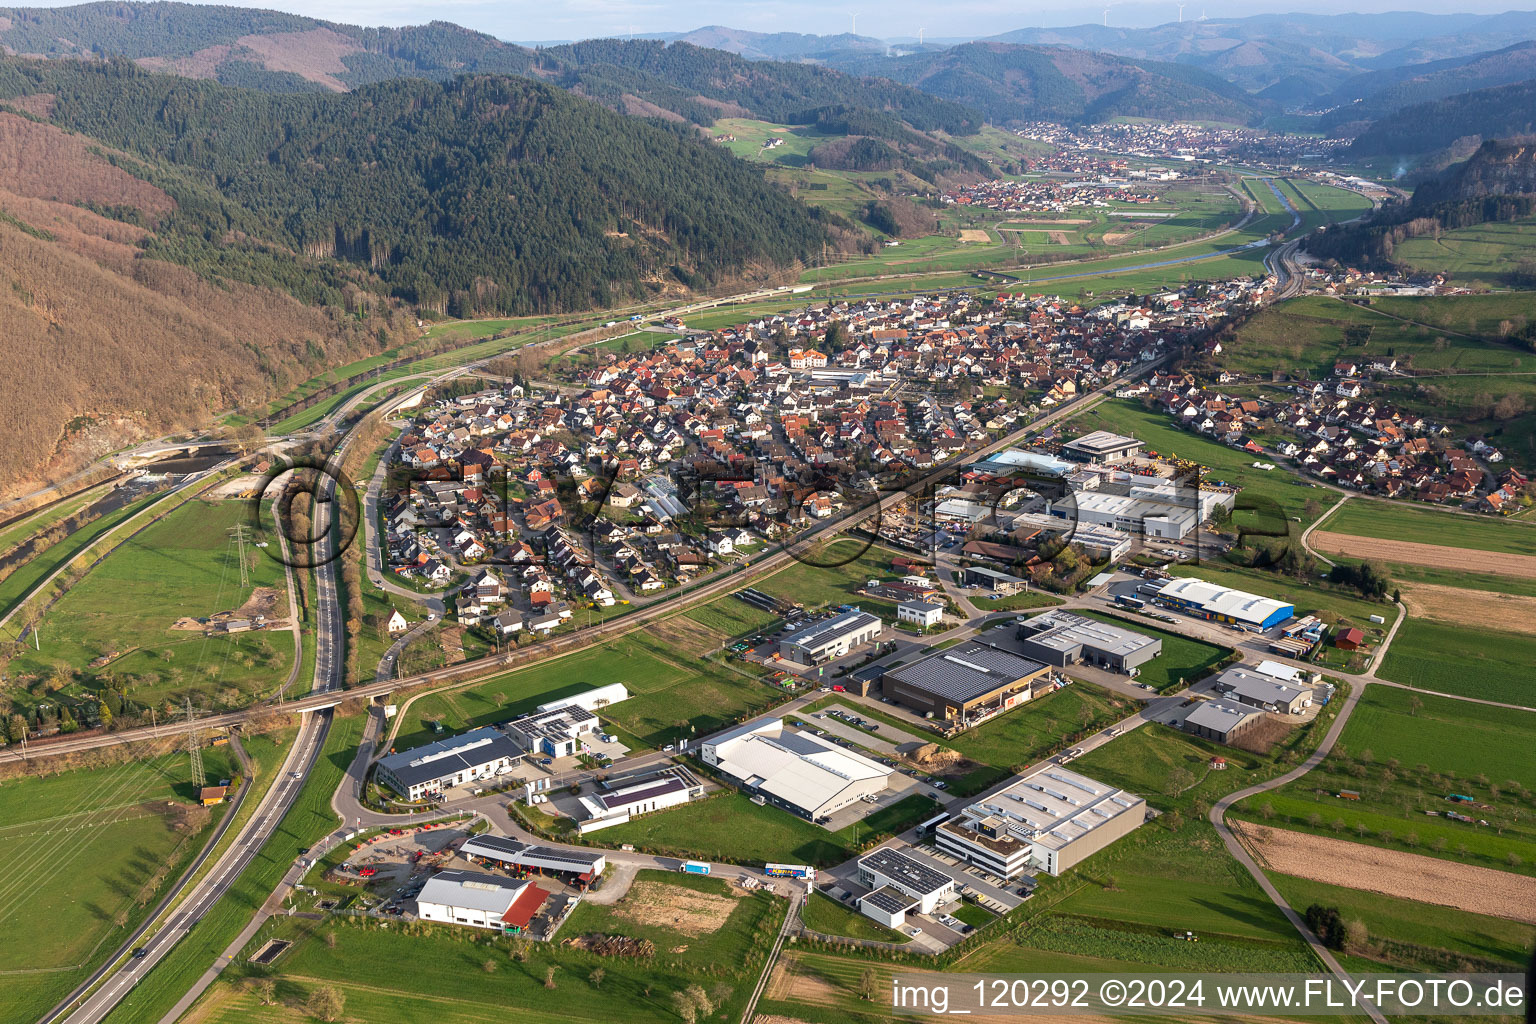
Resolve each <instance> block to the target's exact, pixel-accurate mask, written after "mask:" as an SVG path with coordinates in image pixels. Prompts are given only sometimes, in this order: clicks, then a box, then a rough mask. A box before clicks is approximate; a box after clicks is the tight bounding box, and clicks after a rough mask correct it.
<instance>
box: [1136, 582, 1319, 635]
mask: <svg viewBox="0 0 1536 1024" xmlns="http://www.w3.org/2000/svg"><path fill="white" fill-rule="evenodd" d="M1152 600H1153V601H1154V602H1155V603H1157V604H1160V605H1163V606H1165V607H1168V608H1173V609H1175V610H1176V611H1181V612H1187V613H1189V614H1192V615H1198V616H1200V617H1202V618H1206V619H1210V620H1211V621H1213V622H1235V623H1238V624H1240V625H1243V626H1252V627H1253V628H1255V629H1268V628H1269V627H1271V626H1277V625H1279V624H1280V623H1282V622H1284V621H1285V620H1286V619H1289V618H1293V617H1294V616H1295V615H1296V606H1295V605H1293V604H1287V603H1286V602H1284V601H1276V600H1274V599H1272V598H1268V597H1259V596H1258V595H1257V594H1249V593H1245V592H1244V591H1241V590H1233V589H1232V588H1230V587H1222V586H1217V585H1216V584H1215V583H1207V582H1206V581H1205V580H1200V579H1195V578H1194V577H1188V578H1184V579H1173V580H1169V581H1168V582H1167V583H1166V584H1164V585H1163V587H1162V589H1160V590H1159V591H1158V592H1157V593H1156V594H1155V595H1154V596H1153V598H1152Z"/></svg>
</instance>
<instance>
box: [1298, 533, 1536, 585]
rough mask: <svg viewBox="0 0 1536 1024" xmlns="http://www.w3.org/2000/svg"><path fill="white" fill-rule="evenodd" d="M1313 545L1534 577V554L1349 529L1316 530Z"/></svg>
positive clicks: (1395, 559) (1436, 565)
mask: <svg viewBox="0 0 1536 1024" xmlns="http://www.w3.org/2000/svg"><path fill="white" fill-rule="evenodd" d="M1307 540H1308V543H1310V544H1311V545H1312V546H1313V547H1314V548H1317V550H1319V551H1323V552H1326V553H1328V554H1335V555H1348V556H1350V557H1351V558H1374V559H1378V560H1380V561H1383V562H1401V563H1403V564H1405V565H1428V566H1433V567H1434V568H1436V569H1460V570H1463V571H1465V572H1486V573H1494V574H1497V575H1499V576H1523V577H1525V578H1527V579H1536V555H1513V554H1508V553H1506V552H1503V551H1477V550H1472V549H1468V548H1451V547H1444V546H1442V545H1439V544H1420V543H1418V542H1416V541H1410V540H1382V539H1381V538H1379V537H1356V536H1354V535H1353V534H1349V533H1330V532H1329V531H1327V530H1315V531H1313V533H1312V535H1311V536H1310V537H1308V538H1307Z"/></svg>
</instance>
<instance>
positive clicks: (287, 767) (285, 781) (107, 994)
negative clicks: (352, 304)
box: [48, 476, 345, 1024]
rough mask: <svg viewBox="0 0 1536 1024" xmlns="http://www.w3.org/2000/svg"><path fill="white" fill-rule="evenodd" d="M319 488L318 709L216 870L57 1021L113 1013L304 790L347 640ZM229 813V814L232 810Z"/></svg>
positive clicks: (329, 508)
mask: <svg viewBox="0 0 1536 1024" xmlns="http://www.w3.org/2000/svg"><path fill="white" fill-rule="evenodd" d="M318 486H319V491H318V493H317V495H316V497H317V499H318V500H317V501H316V504H315V506H314V515H313V522H314V529H315V530H316V531H317V532H316V536H317V538H318V541H317V543H316V545H315V551H316V556H317V560H320V561H322V562H323V564H321V565H319V566H317V567H316V569H315V623H316V628H315V674H314V680H313V688H312V689H313V694H312V695H311V696H310V697H309V698H308V699H309V700H310V701H311V703H312V704H313V705H314V706H315V707H316V708H318V709H321V710H317V711H316V712H315V713H313V714H306V715H305V716H304V718H303V721H302V723H301V725H300V727H299V735H298V738H297V739H296V740H295V741H294V744H293V747H292V749H291V750H290V751H289V753H288V757H287V758H286V759H285V760H284V762H283V766H282V771H281V774H279V775H278V777H277V778H276V779H275V780H273V783H272V785H271V787H270V788H269V789H268V790H267V792H266V793H265V794H264V795H263V796H262V799H261V803H260V804H258V805H257V807H256V810H255V812H254V813H253V814H252V815H251V816H250V818H249V819H248V820H247V821H246V823H245V824H244V825H243V826H242V827H241V829H240V831H239V832H238V833H236V835H235V838H234V839H233V841H232V842H231V843H230V845H229V846H228V847H226V848H225V851H224V853H223V854H222V855H221V856H220V857H219V859H218V860H217V861H216V862H215V863H214V866H213V868H212V869H210V870H209V871H208V872H207V873H206V874H205V875H203V877H202V878H200V879H198V880H197V881H196V882H194V883H192V885H191V887H190V888H187V889H186V890H185V895H184V896H183V898H182V899H181V900H180V901H179V902H177V903H176V905H175V906H174V907H173V908H172V909H171V910H170V911H169V913H168V916H165V915H162V916H164V923H162V924H161V925H159V927H158V928H155V929H153V930H152V931H148V932H147V933H148V934H149V935H150V937H149V939H147V940H146V941H145V942H144V943H143V944H142V946H141V947H140V948H141V949H142V950H143V956H142V958H137V959H136V958H134V957H133V956H132V955H130V956H128V957H124V958H121V959H120V960H118V962H117V963H116V964H115V965H113V966H112V967H111V968H110V969H108V970H107V971H106V972H105V973H104V974H103V976H102V980H101V981H100V983H99V984H98V985H97V986H96V988H95V989H94V990H93V991H91V992H90V994H89V995H88V996H86V998H85V999H84V1001H83V1002H81V1003H80V1004H79V1005H78V1006H77V1007H76V1008H75V1009H74V1011H73V1012H72V1013H70V1014H69V1015H68V1016H67V1017H58V1016H56V1015H50V1017H49V1018H48V1019H49V1020H53V1019H62V1020H63V1021H65V1024H98V1022H99V1021H101V1020H102V1019H103V1018H105V1017H106V1016H107V1014H109V1013H111V1012H112V1010H113V1009H114V1008H115V1007H116V1006H117V1005H118V1004H119V1003H120V1002H121V1001H122V1000H123V998H124V997H125V996H127V995H128V994H129V993H130V992H132V991H133V987H134V986H135V985H137V984H138V983H139V980H140V979H142V978H143V977H145V976H146V975H147V974H148V973H149V972H151V971H153V970H154V969H155V967H156V965H157V964H159V963H160V962H161V961H162V960H163V959H164V958H165V957H166V955H167V954H169V953H170V952H171V950H172V949H174V948H175V946H176V944H177V943H178V942H180V941H181V940H182V939H183V938H185V937H186V935H187V933H188V932H190V931H191V930H192V929H193V928H194V927H195V926H196V925H197V923H198V922H199V921H201V920H202V919H203V918H204V917H205V916H206V915H207V913H208V911H210V910H211V909H212V908H213V907H214V905H215V904H216V903H218V901H219V900H220V899H221V898H222V897H223V896H224V894H225V893H227V892H228V891H229V889H230V887H231V886H233V885H234V883H235V881H236V880H237V879H238V878H239V877H240V875H241V873H242V872H244V871H245V869H246V868H247V867H248V866H249V865H250V863H251V861H252V860H254V859H255V857H256V855H257V854H258V853H260V852H261V848H262V846H264V845H265V844H266V842H267V840H269V839H270V838H271V837H272V834H273V832H274V831H276V829H277V827H278V825H279V824H280V823H281V822H282V820H283V816H284V815H285V814H287V813H288V811H289V810H290V809H291V808H292V807H293V804H294V801H295V800H297V799H298V796H299V793H300V792H301V791H302V790H303V788H304V784H305V782H306V780H307V779H308V778H309V773H310V770H311V769H312V768H313V767H314V765H315V760H316V759H317V758H318V757H319V755H320V751H321V749H322V748H323V747H324V746H325V738H326V735H327V734H328V733H329V731H330V727H331V712H330V711H329V710H324V708H325V706H326V701H327V700H329V701H334V700H335V697H334V696H328V695H332V694H334V692H335V691H336V690H338V689H339V688H340V684H341V672H342V666H343V658H342V652H343V650H344V648H343V643H344V639H345V638H344V636H343V630H342V622H341V610H340V604H339V602H338V601H337V597H336V574H335V568H336V567H335V563H334V562H333V561H325V559H326V558H327V557H328V556H329V554H330V552H331V550H332V546H333V544H334V536H333V531H332V529H331V526H332V513H333V510H334V508H335V506H336V502H335V500H334V499H335V489H336V481H335V479H334V478H333V477H329V476H320V477H319V484H318ZM295 571H297V572H303V571H305V570H303V569H297V570H295ZM197 724H198V727H199V728H204V729H206V728H208V727H210V725H211V722H210V720H209V719H204V720H202V721H201V722H199V723H197ZM163 732H164V730H162V733H163ZM250 784H251V785H260V784H261V780H253V781H252V782H251V783H250ZM229 813H231V814H233V813H234V809H231V811H230V812H229ZM183 882H185V879H183ZM175 894H176V890H175V889H173V890H172V891H171V893H170V894H168V896H167V900H170V899H172V898H174V896H175ZM228 962H229V961H228V958H227V957H222V958H220V962H219V963H217V964H215V965H214V966H213V967H212V968H211V969H210V971H209V972H206V973H205V974H204V975H203V976H202V978H200V979H199V982H198V985H197V986H195V987H194V989H193V991H192V992H190V993H189V996H190V997H191V998H195V997H196V995H197V994H200V993H201V992H202V990H203V989H204V988H206V987H207V985H208V984H210V983H211V981H212V979H213V978H214V977H217V974H218V972H219V971H220V970H222V969H223V967H224V966H225V965H226V964H227V963H228Z"/></svg>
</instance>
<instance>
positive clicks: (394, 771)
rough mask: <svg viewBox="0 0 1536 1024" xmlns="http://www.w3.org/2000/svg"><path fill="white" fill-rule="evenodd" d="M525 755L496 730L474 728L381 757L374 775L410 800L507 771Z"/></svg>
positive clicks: (436, 794) (437, 793)
mask: <svg viewBox="0 0 1536 1024" xmlns="http://www.w3.org/2000/svg"><path fill="white" fill-rule="evenodd" d="M522 756H523V752H522V749H521V748H520V747H518V745H517V744H516V743H515V742H514V741H513V740H511V739H509V738H508V737H507V736H505V735H503V734H502V733H500V732H498V731H497V730H495V729H491V728H484V729H474V730H471V731H470V732H466V733H464V734H463V735H462V736H454V737H451V738H450V739H446V740H438V741H437V742H435V743H428V744H426V745H425V746H421V747H413V748H411V749H410V750H405V751H401V752H400V753H398V754H389V755H387V756H385V757H381V758H379V763H378V765H377V766H376V768H375V769H374V778H375V779H377V780H378V781H379V782H380V783H381V784H382V785H385V786H388V787H389V788H390V789H393V790H394V791H395V792H396V793H399V794H400V795H401V796H403V797H405V798H406V799H407V800H421V799H423V798H425V797H429V796H438V795H440V794H441V793H442V792H443V790H445V789H448V788H449V787H451V786H459V785H462V784H464V783H466V782H476V781H481V780H485V779H492V778H495V777H496V776H498V775H505V774H506V773H508V772H510V771H511V770H512V766H513V765H515V764H516V763H517V762H518V761H520V760H521V759H522Z"/></svg>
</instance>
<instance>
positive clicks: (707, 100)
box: [539, 39, 980, 135]
mask: <svg viewBox="0 0 1536 1024" xmlns="http://www.w3.org/2000/svg"><path fill="white" fill-rule="evenodd" d="M539 53H540V56H541V57H544V58H546V59H548V60H550V61H554V62H556V63H558V64H559V65H561V66H564V67H567V68H572V69H579V71H580V72H583V73H586V74H588V75H590V76H592V77H594V78H598V79H600V78H602V77H603V76H604V75H610V76H611V75H612V73H613V71H614V70H618V69H622V70H623V71H625V72H631V73H638V75H643V76H647V77H648V78H649V79H651V81H652V82H654V83H657V84H664V85H665V86H667V87H670V88H671V89H674V90H678V91H679V92H680V93H681V94H682V95H683V96H689V97H691V98H692V99H693V101H694V102H695V104H698V105H701V106H704V107H705V108H706V109H707V110H708V111H709V112H710V116H711V117H715V116H719V113H720V108H721V106H722V104H729V105H731V106H734V107H737V108H741V109H742V110H744V111H746V112H750V113H751V114H752V115H753V116H755V117H759V118H762V119H763V120H765V121H780V122H789V123H794V124H806V123H809V122H810V121H812V120H815V119H816V116H817V113H818V112H819V111H822V110H825V109H828V108H856V109H861V110H870V111H879V112H883V113H886V114H890V115H894V116H895V117H897V118H899V119H900V120H902V121H905V122H906V123H907V124H909V125H911V126H912V127H914V128H917V129H918V130H920V131H933V130H940V131H945V132H948V133H950V134H951V135H961V134H970V133H974V132H975V131H976V130H977V129H978V128H979V127H980V124H979V119H978V118H977V116H976V113H975V111H973V110H969V109H967V108H966V107H964V106H961V105H960V104H958V103H955V102H952V101H950V100H948V99H942V98H938V97H935V96H930V95H928V94H926V93H924V92H921V91H919V90H917V89H914V88H911V87H910V86H907V85H902V84H899V83H897V82H892V81H890V80H889V79H882V78H860V77H856V76H853V75H847V74H844V73H842V72H839V71H832V70H828V69H827V68H821V67H817V66H815V65H812V64H792V63H778V62H774V61H751V60H747V59H746V58H744V57H739V56H737V55H735V54H733V53H727V52H725V51H724V50H710V49H705V48H703V47H699V46H693V45H691V44H689V43H672V44H671V45H667V44H665V43H662V42H658V41H655V40H634V41H625V40H621V39H594V40H589V41H587V42H581V43H574V44H571V45H569V46H555V47H550V48H549V49H546V50H541V51H539ZM627 81H628V82H629V83H631V84H632V85H633V86H634V87H635V88H636V89H637V91H642V93H641V94H642V98H654V99H655V100H656V102H657V103H658V104H659V105H661V106H665V107H667V108H668V109H674V108H673V107H672V106H671V105H670V104H669V103H668V98H667V97H649V96H646V95H645V94H644V92H643V90H645V89H646V88H647V87H648V83H646V82H644V81H643V80H642V79H640V78H639V77H636V76H634V75H631V76H630V77H629V78H628V80H627ZM700 100H702V101H703V103H702V104H701V103H699V101H700ZM677 112H678V113H682V114H683V115H684V116H689V117H691V116H692V115H691V113H690V112H689V111H688V110H686V109H684V108H678V109H677ZM692 119H694V120H700V118H697V117H692Z"/></svg>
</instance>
